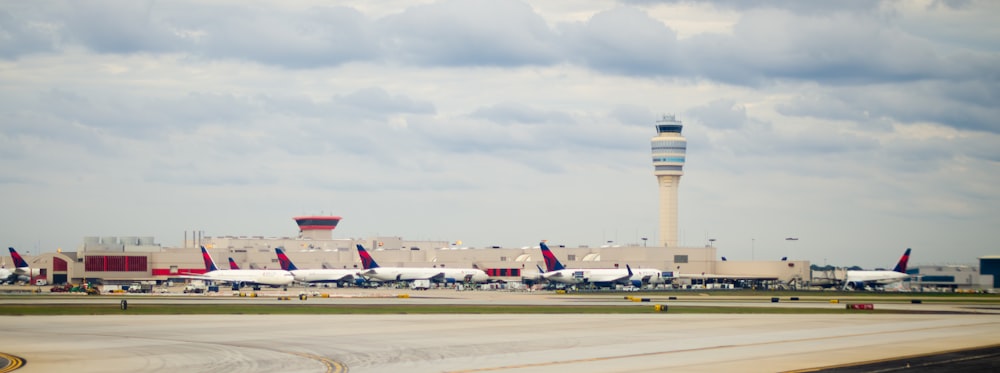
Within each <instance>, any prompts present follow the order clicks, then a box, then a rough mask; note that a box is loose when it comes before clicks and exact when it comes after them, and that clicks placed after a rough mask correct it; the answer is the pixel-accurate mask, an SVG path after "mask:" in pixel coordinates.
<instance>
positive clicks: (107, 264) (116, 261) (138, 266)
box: [84, 255, 149, 272]
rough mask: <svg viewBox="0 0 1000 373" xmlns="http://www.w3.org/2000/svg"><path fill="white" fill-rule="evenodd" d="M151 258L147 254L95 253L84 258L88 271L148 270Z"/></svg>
mask: <svg viewBox="0 0 1000 373" xmlns="http://www.w3.org/2000/svg"><path fill="white" fill-rule="evenodd" d="M148 261H149V258H147V257H145V256H124V255H93V256H88V257H86V259H84V269H85V270H86V271H88V272H146V271H147V270H148V269H149V265H148Z"/></svg>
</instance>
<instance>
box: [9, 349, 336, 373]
mask: <svg viewBox="0 0 1000 373" xmlns="http://www.w3.org/2000/svg"><path fill="white" fill-rule="evenodd" d="M289 353H290V354H292V355H298V356H302V357H305V358H309V359H313V360H317V361H319V362H321V363H323V365H325V366H326V373H347V372H348V369H347V365H346V364H344V363H341V362H339V361H336V360H331V359H327V358H325V357H322V356H319V355H313V354H305V353H301V352H289ZM0 373H3V372H0Z"/></svg>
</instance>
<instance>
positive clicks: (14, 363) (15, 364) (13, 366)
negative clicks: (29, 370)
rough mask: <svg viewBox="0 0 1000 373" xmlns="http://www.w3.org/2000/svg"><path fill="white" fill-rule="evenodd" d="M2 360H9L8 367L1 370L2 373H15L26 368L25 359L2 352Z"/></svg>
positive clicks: (0, 356) (0, 354) (0, 353)
mask: <svg viewBox="0 0 1000 373" xmlns="http://www.w3.org/2000/svg"><path fill="white" fill-rule="evenodd" d="M0 358H2V359H7V366H5V367H3V368H0V373H8V372H13V371H15V370H18V369H20V368H21V367H22V366H24V359H22V358H19V357H17V356H14V355H11V354H5V353H3V352H0Z"/></svg>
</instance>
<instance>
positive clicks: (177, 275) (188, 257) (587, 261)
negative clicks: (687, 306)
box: [27, 216, 810, 286]
mask: <svg viewBox="0 0 1000 373" xmlns="http://www.w3.org/2000/svg"><path fill="white" fill-rule="evenodd" d="M340 219H341V218H340V217H336V216H306V217H296V218H295V221H296V223H297V224H298V225H299V234H298V235H296V236H294V237H292V236H289V237H261V236H219V237H210V236H201V235H200V233H193V234H191V235H190V236H188V235H187V234H185V242H184V244H183V245H182V246H181V247H163V246H161V245H160V244H158V243H156V242H155V240H154V239H153V238H152V237H131V236H127V237H85V238H84V240H83V243H82V244H81V245H80V247H79V248H78V250H77V251H76V252H57V253H45V254H42V255H38V256H34V257H29V258H27V260H28V262H29V265H31V266H32V268H39V269H40V271H39V274H38V275H37V276H36V278H33V279H32V281H33V283H34V282H35V281H37V280H44V283H48V284H62V283H81V282H91V283H104V284H129V283H134V282H141V281H156V282H157V283H162V282H166V281H174V282H183V281H185V279H183V278H182V277H181V276H183V275H185V274H201V273H204V272H206V268H205V265H204V262H203V259H202V256H201V253H200V246H205V247H206V249H208V251H209V252H210V253H211V255H212V257H213V259H214V260H215V263H216V265H217V266H218V267H219V268H224V269H226V268H229V265H228V258H232V259H233V260H234V261H235V262H236V263H237V264H238V265H239V267H240V268H258V269H265V268H267V269H277V268H279V263H278V259H277V256H276V255H275V252H274V249H275V248H277V247H284V248H285V250H286V252H287V254H288V256H289V257H290V259H291V260H292V261H294V262H295V265H296V266H297V267H299V268H347V269H358V270H359V271H360V270H361V269H362V265H361V260H360V258H359V256H358V253H357V249H356V248H355V245H357V244H361V245H363V246H364V247H366V248H368V249H369V251H370V252H371V254H372V256H374V257H375V260H376V261H378V262H379V264H380V265H382V266H394V267H453V268H470V267H477V268H480V269H482V270H484V271H485V272H486V273H487V274H488V275H490V278H491V281H496V282H503V283H509V284H512V285H513V286H517V285H518V284H520V283H521V282H522V276H528V275H534V274H537V273H538V268H539V267H541V268H544V266H545V262H544V260H543V258H542V254H541V251H540V249H539V247H538V245H537V244H536V245H533V246H530V247H516V248H511V247H488V248H467V247H458V246H457V245H454V244H452V243H451V242H450V241H411V240H404V239H403V238H401V237H386V236H382V237H368V238H333V237H332V231H333V229H334V228H335V227H336V222H338V221H339V220H340ZM549 247H550V248H551V250H552V251H553V253H554V254H555V255H556V257H557V258H559V259H560V260H561V261H562V262H563V263H564V264H565V265H566V266H567V267H570V268H625V266H626V265H628V266H630V267H631V268H633V269H636V268H656V269H658V270H661V271H662V272H664V274H665V275H668V276H671V277H674V278H675V283H677V284H678V285H690V284H692V283H693V284H695V285H698V284H702V283H705V282H707V283H709V286H711V284H712V283H723V282H726V281H722V280H721V279H718V278H711V277H707V279H706V278H702V279H701V280H700V281H699V277H701V276H711V275H716V276H718V275H725V276H727V277H728V278H729V279H730V280H735V279H740V278H744V279H747V280H758V281H769V282H770V283H772V284H778V283H780V284H787V285H790V286H807V285H808V281H809V278H810V273H809V262H807V261H752V262H740V261H721V260H718V256H717V255H716V248H715V247H711V246H708V247H643V246H640V245H639V244H632V245H625V246H615V247H586V246H580V247H567V246H565V245H561V244H560V243H558V242H549ZM729 282H730V283H731V282H732V281H729Z"/></svg>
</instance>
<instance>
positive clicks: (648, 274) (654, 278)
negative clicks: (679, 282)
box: [629, 268, 669, 287]
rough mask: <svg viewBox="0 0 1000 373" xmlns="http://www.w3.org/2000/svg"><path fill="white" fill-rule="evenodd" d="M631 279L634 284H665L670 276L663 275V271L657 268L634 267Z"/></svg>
mask: <svg viewBox="0 0 1000 373" xmlns="http://www.w3.org/2000/svg"><path fill="white" fill-rule="evenodd" d="M629 269H631V268H629ZM629 280H630V281H631V282H632V286H635V287H642V285H645V284H665V283H667V281H668V280H669V277H665V276H663V271H660V270H659V269H656V268H637V269H632V277H630V278H629Z"/></svg>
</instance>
